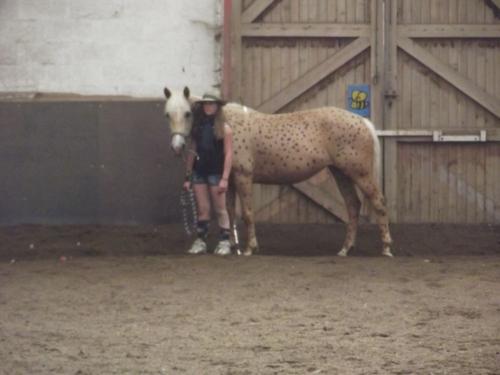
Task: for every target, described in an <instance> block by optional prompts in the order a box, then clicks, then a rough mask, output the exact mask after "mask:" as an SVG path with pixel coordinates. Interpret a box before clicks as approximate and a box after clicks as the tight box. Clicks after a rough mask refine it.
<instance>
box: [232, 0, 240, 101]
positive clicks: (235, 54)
mask: <svg viewBox="0 0 500 375" xmlns="http://www.w3.org/2000/svg"><path fill="white" fill-rule="evenodd" d="M242 2H243V0H232V1H231V3H232V6H231V82H230V96H229V99H231V100H233V101H237V102H241V101H242V100H241V99H242V95H241V68H242V67H241V64H242V61H241V53H242V46H241V13H242Z"/></svg>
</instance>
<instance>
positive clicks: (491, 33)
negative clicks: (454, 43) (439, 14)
mask: <svg viewBox="0 0 500 375" xmlns="http://www.w3.org/2000/svg"><path fill="white" fill-rule="evenodd" d="M398 34H399V35H400V36H401V37H406V38H475V39H478V38H500V25H476V24H474V25H471V24H459V25H457V24H455V25H446V24H431V25H422V24H420V25H399V26H398Z"/></svg>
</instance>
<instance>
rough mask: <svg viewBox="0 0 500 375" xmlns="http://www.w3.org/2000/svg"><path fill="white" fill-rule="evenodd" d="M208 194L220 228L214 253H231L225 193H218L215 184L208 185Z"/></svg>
mask: <svg viewBox="0 0 500 375" xmlns="http://www.w3.org/2000/svg"><path fill="white" fill-rule="evenodd" d="M210 196H211V197H212V203H213V205H214V210H215V213H216V214H217V222H218V223H219V228H220V237H219V245H218V246H217V249H216V250H215V253H216V254H219V255H228V254H230V253H231V244H230V242H229V238H230V235H231V230H230V222H229V214H228V212H227V208H226V194H225V193H222V194H221V193H220V192H219V188H218V187H217V186H210Z"/></svg>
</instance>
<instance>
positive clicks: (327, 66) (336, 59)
mask: <svg viewBox="0 0 500 375" xmlns="http://www.w3.org/2000/svg"><path fill="white" fill-rule="evenodd" d="M368 47H369V42H368V39H366V38H358V39H357V40H355V41H354V42H352V43H351V44H349V45H348V46H347V47H344V48H342V49H341V50H340V51H338V52H337V53H336V54H335V55H333V56H332V57H330V58H328V59H327V60H325V61H324V62H323V63H320V64H318V65H317V66H316V67H314V68H313V69H311V70H310V71H309V72H307V73H305V74H304V75H302V76H301V77H300V78H299V79H297V80H295V81H294V82H292V83H291V84H290V85H288V86H287V87H286V88H285V89H283V90H282V91H281V92H279V93H278V94H277V95H275V96H273V97H272V98H270V99H268V100H267V101H265V102H264V103H263V104H262V105H261V106H260V107H259V108H258V109H259V111H262V112H268V113H273V112H276V111H278V110H279V109H281V108H283V107H284V106H285V105H287V104H288V103H290V102H291V101H292V100H294V99H295V98H297V97H298V96H299V95H301V94H303V93H304V92H305V91H307V90H308V89H310V88H311V87H312V86H314V85H315V84H316V83H318V82H319V81H321V80H322V79H324V78H326V77H327V76H328V75H330V74H332V73H333V72H335V71H336V70H337V69H339V68H340V67H341V66H343V65H344V64H346V63H347V62H348V61H350V60H352V59H353V58H354V57H356V56H357V55H359V54H360V53H361V52H363V51H364V50H366V49H367V48H368Z"/></svg>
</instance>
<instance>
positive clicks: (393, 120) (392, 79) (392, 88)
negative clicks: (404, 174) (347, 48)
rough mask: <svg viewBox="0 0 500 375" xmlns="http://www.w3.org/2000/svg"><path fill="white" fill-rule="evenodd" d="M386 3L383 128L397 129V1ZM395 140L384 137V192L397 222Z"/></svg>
mask: <svg viewBox="0 0 500 375" xmlns="http://www.w3.org/2000/svg"><path fill="white" fill-rule="evenodd" d="M386 1H387V17H388V22H387V32H386V43H385V45H386V54H387V64H386V67H385V69H386V91H385V93H384V95H385V104H384V112H385V119H384V120H385V126H384V127H385V128H386V129H391V130H394V129H397V128H398V124H397V116H396V110H395V106H396V103H395V101H396V100H397V79H398V78H397V71H398V66H397V64H398V60H397V56H398V46H397V33H396V31H397V20H398V17H397V12H398V0H386ZM397 146H398V143H397V138H396V137H394V138H391V137H386V138H385V140H384V160H385V161H384V192H385V197H386V201H387V208H388V210H389V214H390V217H391V220H392V221H393V222H397V220H398V212H397V208H398V207H397V191H398V181H397V172H398V165H397V151H398V149H397Z"/></svg>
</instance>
